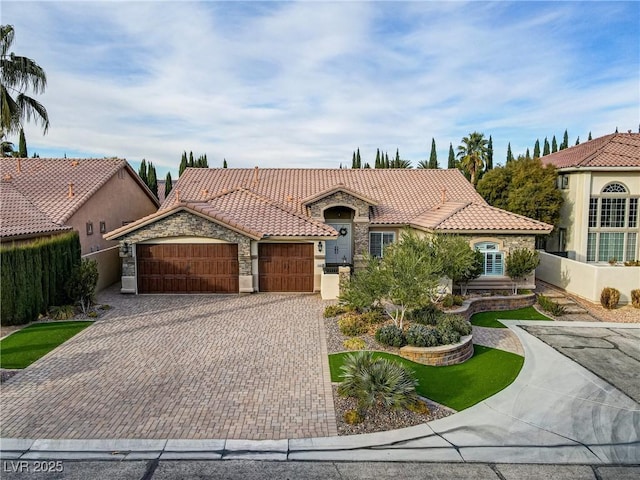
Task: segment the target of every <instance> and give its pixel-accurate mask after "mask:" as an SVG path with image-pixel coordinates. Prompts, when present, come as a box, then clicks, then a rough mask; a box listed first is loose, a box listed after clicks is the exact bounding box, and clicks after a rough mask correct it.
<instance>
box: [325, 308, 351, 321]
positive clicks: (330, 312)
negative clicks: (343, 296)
mask: <svg viewBox="0 0 640 480" xmlns="http://www.w3.org/2000/svg"><path fill="white" fill-rule="evenodd" d="M346 311H347V307H345V306H344V305H327V306H326V307H325V309H324V318H331V317H337V316H338V315H341V314H343V313H345V312H346Z"/></svg>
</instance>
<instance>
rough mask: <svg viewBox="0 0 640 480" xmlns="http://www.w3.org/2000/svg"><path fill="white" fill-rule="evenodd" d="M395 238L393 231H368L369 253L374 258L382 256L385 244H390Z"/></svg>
mask: <svg viewBox="0 0 640 480" xmlns="http://www.w3.org/2000/svg"><path fill="white" fill-rule="evenodd" d="M395 239H396V234H395V233H393V232H370V233H369V254H371V256H372V257H375V258H382V257H384V250H385V248H386V247H387V245H390V244H392V243H393V242H394V241H395Z"/></svg>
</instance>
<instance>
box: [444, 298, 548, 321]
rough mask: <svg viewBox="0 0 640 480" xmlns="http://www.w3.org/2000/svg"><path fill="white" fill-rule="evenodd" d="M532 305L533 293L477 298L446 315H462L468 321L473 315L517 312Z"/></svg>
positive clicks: (449, 311)
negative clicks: (493, 312)
mask: <svg viewBox="0 0 640 480" xmlns="http://www.w3.org/2000/svg"><path fill="white" fill-rule="evenodd" d="M534 303H536V295H535V293H529V294H527V295H514V296H510V297H503V296H499V297H498V296H495V297H478V298H471V299H469V300H465V302H464V303H463V305H462V306H461V307H460V308H457V309H455V310H448V311H447V313H455V314H457V315H462V316H463V317H464V318H466V319H467V321H469V320H471V316H472V315H473V314H474V313H478V312H491V311H504V310H517V309H519V308H524V307H530V306H531V305H533V304H534Z"/></svg>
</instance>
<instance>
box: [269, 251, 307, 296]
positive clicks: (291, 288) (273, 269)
mask: <svg viewBox="0 0 640 480" xmlns="http://www.w3.org/2000/svg"><path fill="white" fill-rule="evenodd" d="M258 272H259V274H258V279H259V284H260V287H259V288H260V291H261V292H313V244H312V243H261V244H259V245H258Z"/></svg>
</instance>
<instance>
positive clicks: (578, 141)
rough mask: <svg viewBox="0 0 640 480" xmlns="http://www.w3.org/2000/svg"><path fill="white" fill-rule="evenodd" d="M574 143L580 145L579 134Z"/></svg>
mask: <svg viewBox="0 0 640 480" xmlns="http://www.w3.org/2000/svg"><path fill="white" fill-rule="evenodd" d="M576 145H580V136H579V135H578V138H576Z"/></svg>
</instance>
